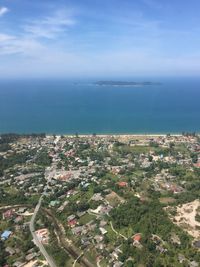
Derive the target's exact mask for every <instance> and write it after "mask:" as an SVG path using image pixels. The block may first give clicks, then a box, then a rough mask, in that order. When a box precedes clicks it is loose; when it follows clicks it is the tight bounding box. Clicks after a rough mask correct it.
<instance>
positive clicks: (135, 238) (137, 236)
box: [133, 234, 142, 242]
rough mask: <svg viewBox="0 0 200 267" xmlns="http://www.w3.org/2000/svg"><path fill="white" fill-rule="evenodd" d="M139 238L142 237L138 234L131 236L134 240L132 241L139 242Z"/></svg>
mask: <svg viewBox="0 0 200 267" xmlns="http://www.w3.org/2000/svg"><path fill="white" fill-rule="evenodd" d="M141 238H142V237H141V235H140V234H136V235H134V236H133V240H134V241H138V242H139V241H140V240H141Z"/></svg>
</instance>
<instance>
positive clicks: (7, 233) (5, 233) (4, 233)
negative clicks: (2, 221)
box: [1, 230, 12, 241]
mask: <svg viewBox="0 0 200 267" xmlns="http://www.w3.org/2000/svg"><path fill="white" fill-rule="evenodd" d="M11 234H12V232H11V231H9V230H6V231H4V232H3V234H2V235H1V240H2V241H5V240H7V239H8V238H9V237H10V236H11Z"/></svg>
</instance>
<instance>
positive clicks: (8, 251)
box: [5, 247, 15, 256]
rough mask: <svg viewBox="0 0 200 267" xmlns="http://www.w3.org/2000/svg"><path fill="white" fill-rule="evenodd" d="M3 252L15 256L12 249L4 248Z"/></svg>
mask: <svg viewBox="0 0 200 267" xmlns="http://www.w3.org/2000/svg"><path fill="white" fill-rule="evenodd" d="M5 251H6V252H7V253H9V255H11V256H12V255H14V254H15V250H14V249H13V248H11V247H6V248H5Z"/></svg>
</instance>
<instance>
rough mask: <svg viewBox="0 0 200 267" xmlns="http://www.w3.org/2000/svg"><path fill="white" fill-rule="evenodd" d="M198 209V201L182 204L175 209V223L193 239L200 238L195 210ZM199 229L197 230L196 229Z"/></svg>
mask: <svg viewBox="0 0 200 267" xmlns="http://www.w3.org/2000/svg"><path fill="white" fill-rule="evenodd" d="M199 207H200V200H198V199H197V200H194V201H193V202H190V203H186V204H183V205H181V206H178V207H177V215H176V216H175V217H174V219H175V223H176V224H177V225H178V226H180V227H181V228H183V229H184V230H185V231H187V232H188V234H190V235H191V236H193V237H194V238H197V239H198V238H200V222H198V221H196V219H195V216H196V214H197V209H198V208H199ZM198 228H199V229H198Z"/></svg>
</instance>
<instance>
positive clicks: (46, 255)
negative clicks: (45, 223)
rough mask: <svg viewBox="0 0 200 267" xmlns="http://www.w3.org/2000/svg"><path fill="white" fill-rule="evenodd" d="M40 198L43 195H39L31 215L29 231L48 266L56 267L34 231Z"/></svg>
mask: <svg viewBox="0 0 200 267" xmlns="http://www.w3.org/2000/svg"><path fill="white" fill-rule="evenodd" d="M42 198H43V195H42V196H41V197H40V199H39V202H38V204H37V206H36V207H35V210H34V213H33V216H32V217H31V221H30V225H29V228H30V231H31V234H32V237H33V241H34V243H35V245H36V246H37V247H38V248H39V250H40V252H41V254H42V255H43V256H44V258H45V259H46V261H47V262H48V264H49V266H50V267H57V266H56V264H55V262H54V261H53V259H52V257H50V256H49V254H48V253H47V251H46V249H45V248H44V246H43V244H42V243H41V242H40V240H39V239H38V237H37V235H36V233H35V226H34V223H35V218H36V216H37V213H38V211H39V209H40V206H41V203H42Z"/></svg>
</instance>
